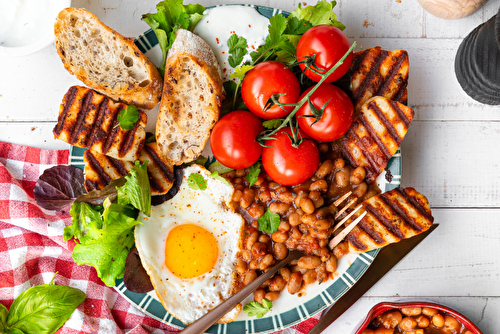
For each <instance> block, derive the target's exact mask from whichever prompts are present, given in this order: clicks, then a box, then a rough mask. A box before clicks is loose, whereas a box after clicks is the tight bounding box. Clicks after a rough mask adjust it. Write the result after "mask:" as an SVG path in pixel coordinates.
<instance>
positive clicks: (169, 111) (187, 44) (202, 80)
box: [156, 29, 225, 165]
mask: <svg viewBox="0 0 500 334" xmlns="http://www.w3.org/2000/svg"><path fill="white" fill-rule="evenodd" d="M224 94H225V92H224V88H223V86H222V79H221V70H220V66H219V63H218V62H217V58H215V55H214V53H213V51H212V49H211V48H210V46H208V44H207V43H206V42H205V41H204V40H203V39H201V38H200V37H198V36H196V35H195V34H193V33H191V32H190V31H188V30H184V29H179V30H178V31H177V33H176V37H175V42H174V43H173V44H172V48H171V49H170V50H169V51H168V55H167V63H166V66H165V81H164V83H163V95H162V100H161V104H160V112H159V114H158V118H157V121H156V142H157V143H158V146H159V147H160V151H161V152H162V154H163V155H164V157H165V158H166V159H167V161H169V162H170V163H171V164H174V165H180V164H182V163H185V162H190V161H193V160H195V159H196V158H197V157H198V156H199V155H200V154H201V151H202V150H203V147H204V146H205V144H206V142H207V140H208V138H209V136H210V130H212V127H213V126H214V124H215V122H216V121H217V120H218V119H219V113H220V106H221V103H222V100H223V99H224Z"/></svg>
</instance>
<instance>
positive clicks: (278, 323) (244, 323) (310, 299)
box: [70, 5, 401, 333]
mask: <svg viewBox="0 0 500 334" xmlns="http://www.w3.org/2000/svg"><path fill="white" fill-rule="evenodd" d="M222 6H224V5H222ZM245 6H247V5H245ZM250 7H254V8H255V9H256V10H257V11H258V12H259V13H260V14H262V15H264V16H266V17H267V18H269V17H271V16H272V15H274V14H276V13H281V14H283V15H284V16H288V15H289V13H288V12H284V11H281V10H278V9H275V8H270V7H265V6H250ZM208 8H211V7H208ZM135 43H136V45H137V46H138V47H139V49H140V50H141V51H142V52H143V53H145V54H146V55H147V56H148V57H150V58H151V59H152V60H153V62H155V63H157V61H158V60H159V61H160V62H161V51H160V48H159V47H158V46H157V44H158V40H157V39H156V35H155V34H154V32H153V31H152V30H151V29H149V30H148V31H146V32H145V33H144V34H143V35H141V36H139V37H138V38H137V39H136V40H135ZM157 64H158V63H157ZM84 151H85V149H81V148H78V147H71V149H70V164H71V165H73V166H76V167H79V168H82V169H83V152H84ZM387 170H389V172H390V173H391V175H392V181H391V182H388V181H387V180H386V178H385V173H386V172H384V173H382V174H381V175H380V176H379V177H378V178H377V183H378V185H379V188H380V190H382V192H386V191H389V190H392V189H394V188H397V187H399V185H400V183H401V182H400V181H401V151H400V150H399V149H398V151H397V152H396V154H394V156H393V157H392V158H391V159H390V160H389V163H388V165H387ZM378 252H379V250H373V251H370V252H367V253H363V254H348V255H346V256H343V257H342V258H341V259H340V261H339V263H338V269H337V274H338V275H337V276H336V278H335V279H334V280H329V281H327V282H326V283H323V284H319V285H315V286H309V287H308V288H307V289H306V291H305V295H304V296H301V297H298V296H296V295H290V294H288V292H287V291H286V290H284V291H283V292H282V293H281V295H280V298H278V300H276V301H275V302H273V308H272V312H269V313H267V314H266V315H265V316H264V317H262V318H260V319H257V318H255V317H248V316H247V315H246V314H245V313H244V312H241V313H240V314H239V315H238V317H237V318H236V320H235V321H233V322H231V323H228V324H222V325H214V326H212V327H210V328H209V329H208V330H207V333H270V332H274V331H277V330H281V329H284V328H287V327H290V326H293V325H296V324H298V323H300V322H302V321H304V320H306V319H308V318H310V317H311V316H313V315H315V314H317V313H318V312H321V311H322V310H324V309H325V308H327V307H328V306H330V305H331V304H333V303H334V302H335V301H336V300H337V299H339V298H340V297H341V296H342V295H344V293H346V292H347V291H348V290H349V288H351V287H352V286H353V285H354V284H355V283H356V282H357V281H358V280H359V279H360V278H361V276H362V275H363V274H364V272H365V271H366V270H367V269H368V267H369V266H370V264H371V263H372V261H373V260H374V258H375V256H376V255H377V254H378ZM115 289H116V290H117V291H118V292H119V293H120V294H121V295H122V296H123V297H125V299H127V300H128V301H129V302H130V303H132V304H133V305H135V306H136V307H137V308H139V309H140V310H142V311H143V312H145V313H146V314H148V315H150V316H151V317H153V318H155V319H158V320H159V321H161V322H163V323H166V324H168V325H170V326H172V327H175V328H178V329H183V328H185V327H186V325H184V324H183V323H182V322H180V321H179V320H177V319H176V318H174V317H173V316H172V315H171V314H170V313H168V312H167V311H166V310H165V308H164V307H163V306H162V304H161V303H160V301H159V300H158V298H157V297H156V294H155V292H154V291H151V292H149V293H147V294H139V293H134V292H131V291H129V290H127V288H126V287H125V285H124V284H123V280H122V279H121V280H117V284H116V286H115ZM251 300H253V296H252V295H250V296H249V297H247V299H245V300H244V301H243V305H245V304H246V303H247V302H250V301H251Z"/></svg>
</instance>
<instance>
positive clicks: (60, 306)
mask: <svg viewBox="0 0 500 334" xmlns="http://www.w3.org/2000/svg"><path fill="white" fill-rule="evenodd" d="M84 299H85V293H83V292H82V291H80V290H78V289H75V288H72V287H69V286H64V285H47V284H42V285H37V286H34V287H31V288H29V289H28V290H26V291H24V292H22V293H21V294H20V295H19V297H17V298H16V300H14V303H13V304H12V306H11V307H10V311H9V314H8V316H7V326H8V327H10V328H11V329H18V330H20V331H22V332H24V333H37V334H44V333H54V332H55V331H56V330H58V329H59V328H60V327H61V326H62V325H63V324H64V323H65V322H66V320H68V318H69V317H70V316H71V314H72V313H73V311H74V310H75V309H76V307H77V306H78V305H80V304H81V303H82V302H83V300H84Z"/></svg>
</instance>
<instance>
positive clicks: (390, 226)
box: [364, 202, 405, 239]
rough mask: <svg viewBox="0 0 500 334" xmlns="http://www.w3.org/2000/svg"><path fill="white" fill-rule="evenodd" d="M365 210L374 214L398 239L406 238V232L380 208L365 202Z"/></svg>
mask: <svg viewBox="0 0 500 334" xmlns="http://www.w3.org/2000/svg"><path fill="white" fill-rule="evenodd" d="M364 207H365V210H366V211H368V213H369V214H370V215H372V216H373V217H374V218H375V219H377V220H378V222H379V223H380V224H381V225H383V226H384V227H385V228H386V229H387V231H388V232H389V233H391V234H392V235H393V236H394V237H395V238H396V239H404V237H405V236H404V233H402V232H401V230H399V229H398V228H396V226H394V224H392V223H391V221H390V220H389V219H388V218H387V217H386V216H384V215H383V214H382V213H381V212H380V211H379V210H377V209H376V208H374V207H373V206H372V205H371V204H369V203H367V202H365V204H364Z"/></svg>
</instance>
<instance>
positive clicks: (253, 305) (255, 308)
mask: <svg viewBox="0 0 500 334" xmlns="http://www.w3.org/2000/svg"><path fill="white" fill-rule="evenodd" d="M272 307H273V303H272V302H271V301H269V300H267V299H266V298H263V299H262V304H260V303H258V302H256V301H253V302H250V303H248V304H246V305H245V307H243V312H245V313H246V314H248V316H249V317H253V316H256V317H257V318H262V317H263V316H264V315H265V314H266V313H267V312H268V311H271V308H272Z"/></svg>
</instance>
